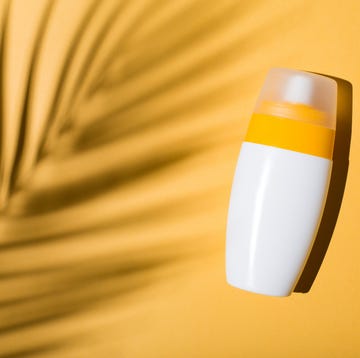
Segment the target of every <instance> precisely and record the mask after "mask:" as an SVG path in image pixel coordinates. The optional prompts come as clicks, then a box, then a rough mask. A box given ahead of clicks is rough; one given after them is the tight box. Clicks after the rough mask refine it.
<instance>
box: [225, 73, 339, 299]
mask: <svg viewBox="0 0 360 358" xmlns="http://www.w3.org/2000/svg"><path fill="white" fill-rule="evenodd" d="M336 101H337V84H336V81H334V80H332V79H330V78H328V77H325V76H321V75H317V74H313V73H308V72H303V71H297V70H290V69H283V68H274V69H271V70H270V71H269V73H268V75H267V77H266V79H265V83H264V85H263V88H262V90H261V93H260V95H259V98H258V101H257V103H256V106H255V110H254V113H253V116H252V118H251V120H250V124H249V127H248V131H247V134H246V137H245V141H244V142H243V143H242V146H241V150H240V154H239V158H238V162H237V166H236V171H235V176H234V180H233V185H232V191H231V197H230V206H229V212H228V222H227V234H226V278H227V282H228V283H229V284H230V285H232V286H235V287H237V288H241V289H244V290H247V291H252V292H256V293H261V294H265V295H271V296H288V295H290V294H291V292H292V291H293V289H294V286H295V285H296V283H297V280H298V278H299V276H300V274H301V272H302V269H303V267H304V265H305V263H306V260H307V257H308V255H309V253H310V251H311V247H312V244H313V241H314V238H315V236H316V233H317V230H318V226H319V223H320V220H321V216H322V211H323V208H324V205H325V200H326V196H327V191H328V185H329V180H330V174H331V166H332V151H333V144H334V138H335V124H336Z"/></svg>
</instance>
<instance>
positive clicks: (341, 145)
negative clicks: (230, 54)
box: [294, 73, 353, 293]
mask: <svg viewBox="0 0 360 358" xmlns="http://www.w3.org/2000/svg"><path fill="white" fill-rule="evenodd" d="M319 74H321V73H319ZM321 75H323V76H327V77H329V78H332V79H334V80H335V81H336V82H337V86H338V99H337V113H336V134H335V143H334V152H333V167H332V173H331V177H330V184H329V191H328V195H327V199H326V203H325V207H324V212H323V216H322V219H321V222H320V225H319V230H318V233H317V235H316V238H315V241H314V244H313V247H312V249H311V252H310V255H309V257H308V260H307V262H306V264H305V267H304V270H303V272H302V274H301V276H300V278H299V280H298V282H297V284H296V286H295V289H294V292H302V293H306V292H309V291H310V289H311V287H312V285H313V283H314V280H315V278H316V276H317V274H318V272H319V270H320V267H321V264H322V262H323V260H324V257H325V254H326V251H327V249H328V247H329V244H330V241H331V237H332V234H333V232H334V229H335V225H336V221H337V219H338V216H339V212H340V208H341V203H342V198H343V195H344V190H345V184H346V178H347V173H348V167H349V152H350V141H351V127H352V96H353V95H352V92H353V91H352V85H351V83H350V82H348V81H346V80H344V79H341V78H337V77H333V76H328V75H324V74H321Z"/></svg>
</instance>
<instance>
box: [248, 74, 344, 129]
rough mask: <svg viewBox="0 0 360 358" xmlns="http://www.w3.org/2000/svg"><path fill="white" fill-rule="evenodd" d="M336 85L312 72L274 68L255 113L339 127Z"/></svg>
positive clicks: (259, 98) (267, 78)
mask: <svg viewBox="0 0 360 358" xmlns="http://www.w3.org/2000/svg"><path fill="white" fill-rule="evenodd" d="M336 101H337V83H336V81H335V80H333V79H331V78H329V77H326V76H322V75H317V74H314V73H310V72H305V71H298V70H291V69H286V68H273V69H271V70H270V71H269V72H268V75H267V77H266V79H265V83H264V85H263V87H262V90H261V92H260V95H259V97H258V101H257V103H256V106H255V111H254V112H255V113H262V114H269V115H275V116H279V117H285V118H288V119H295V120H301V121H306V122H309V123H312V124H315V125H321V126H324V127H327V128H331V129H335V127H336Z"/></svg>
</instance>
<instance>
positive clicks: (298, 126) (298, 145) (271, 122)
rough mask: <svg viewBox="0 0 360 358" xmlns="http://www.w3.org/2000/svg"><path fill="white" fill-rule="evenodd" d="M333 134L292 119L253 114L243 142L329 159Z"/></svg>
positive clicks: (328, 129)
mask: <svg viewBox="0 0 360 358" xmlns="http://www.w3.org/2000/svg"><path fill="white" fill-rule="evenodd" d="M334 138H335V131H334V130H332V129H330V128H326V127H323V126H319V125H314V124H310V123H306V122H302V121H298V120H294V119H288V118H283V117H278V116H272V115H268V114H261V113H254V114H253V116H252V117H251V121H250V124H249V128H248V130H247V133H246V136H245V141H247V142H253V143H258V144H265V145H270V146H273V147H278V148H282V149H289V150H293V151H295V152H300V153H305V154H310V155H316V156H318V157H323V158H327V159H332V151H333V147H334Z"/></svg>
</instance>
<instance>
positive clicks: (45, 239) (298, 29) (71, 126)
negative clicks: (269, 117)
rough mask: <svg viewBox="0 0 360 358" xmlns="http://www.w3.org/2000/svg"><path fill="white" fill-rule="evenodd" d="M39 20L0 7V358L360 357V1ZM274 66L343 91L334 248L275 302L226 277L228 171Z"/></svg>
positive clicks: (70, 13)
mask: <svg viewBox="0 0 360 358" xmlns="http://www.w3.org/2000/svg"><path fill="white" fill-rule="evenodd" d="M47 3H48V1H47V0H31V1H28V0H11V1H10V5H11V6H10V9H7V6H6V4H7V2H6V1H5V0H0V29H1V30H0V31H1V34H2V35H1V38H0V43H1V44H2V45H1V46H2V48H1V51H0V54H1V56H0V68H1V70H0V71H1V72H0V73H1V77H0V81H1V87H0V88H1V90H0V99H1V101H0V111H1V126H0V136H1V155H0V161H1V164H0V194H1V195H0V200H1V203H2V206H3V207H6V209H5V211H3V213H2V216H1V218H0V240H1V251H0V303H1V306H0V329H1V333H0V355H1V356H4V357H5V356H7V355H10V354H13V355H14V356H15V355H17V356H18V357H27V356H29V355H30V354H32V356H34V357H37V358H38V357H51V358H54V357H61V358H68V357H74V358H79V357H80V358H81V357H86V358H89V357H90V358H103V357H111V358H113V357H116V358H117V357H126V358H127V357H136V358H137V357H139V358H151V357H154V358H168V357H171V358H177V357H179V358H184V357H191V358H193V357H194V358H199V357H201V358H202V357H204V358H211V357H214V358H217V357H221V358H222V357H225V358H227V357H229V358H233V357H234V358H237V357H246V358H252V357H254V358H261V357H266V358H289V357H291V358H303V357H307V358H312V357H314V358H319V357H331V358H334V357H335V358H336V357H339V358H343V357H346V358H355V357H359V356H360V319H359V318H360V310H359V302H360V285H359V277H360V254H359V253H360V240H359V232H360V220H359V218H358V216H359V212H360V185H359V180H360V147H359V146H360V131H359V104H360V103H359V100H360V99H359V95H358V88H359V85H360V67H359V60H360V47H359V46H358V36H359V33H360V21H359V14H360V2H359V1H357V0H344V1H341V2H340V1H338V0H319V1H313V0H293V1H283V0H265V1H258V0H254V1H238V0H224V1H215V0H214V1H205V0H176V1H167V0H134V1H120V0H105V1H98V0H76V1H74V0H59V1H50V3H51V4H52V7H48V6H47ZM275 66H276V67H289V68H295V69H300V70H308V71H313V72H318V73H323V74H328V75H332V76H335V77H339V78H342V79H345V80H347V81H350V82H351V84H352V86H353V117H352V141H351V151H350V166H349V172H348V177H347V181H346V189H345V192H344V196H343V202H342V206H341V210H340V213H339V216H338V218H337V223H336V227H335V230H334V234H333V238H332V240H331V243H330V246H329V249H328V252H327V254H326V257H325V259H324V261H323V264H322V266H321V269H320V271H319V274H318V275H317V277H316V280H315V282H314V284H313V286H312V288H311V290H310V291H309V292H308V293H306V294H300V293H297V294H293V295H292V296H290V297H289V298H271V297H265V296H260V295H255V294H251V293H247V292H244V291H241V290H237V289H234V288H232V287H230V286H228V285H227V284H226V282H225V272H224V246H225V225H226V216H227V208H228V200H229V194H230V187H231V182H232V177H233V174H234V169H235V164H236V160H237V156H238V152H239V148H240V145H241V142H242V140H243V139H244V135H245V131H246V128H247V125H248V122H249V120H250V117H251V114H252V112H253V108H254V104H255V101H256V98H257V96H258V92H259V90H260V88H261V85H262V82H263V80H264V78H265V75H266V73H267V71H268V69H269V68H270V67H275ZM348 97H349V96H348V95H346V93H344V96H343V98H347V99H349V98H348ZM350 112H351V111H350ZM344 113H345V114H346V113H349V103H348V102H346V101H342V102H341V103H340V106H339V114H340V117H339V118H343V119H344V118H347V120H346V121H345V119H344V122H343V123H342V122H341V121H340V128H348V127H346V126H343V127H341V125H342V124H344V125H345V124H346V125H348V124H349V120H348V119H349V117H348V116H345V115H342V114H344ZM336 132H337V137H336V139H335V151H334V168H335V169H336V170H335V174H334V175H333V177H332V182H333V183H334V184H336V185H339V188H340V189H336V185H335V192H334V193H335V196H336V198H335V199H334V200H333V201H330V202H329V203H328V204H327V206H328V209H329V210H330V209H332V208H333V206H334V205H335V204H336V205H339V199H341V195H342V192H341V185H342V184H344V182H345V179H346V172H344V170H345V169H346V166H347V160H346V157H345V158H344V157H343V156H341V155H340V154H341V152H339V151H336V148H337V147H338V148H340V147H341V146H346V143H348V141H347V140H346V138H344V137H341V136H339V135H341V134H348V132H349V131H347V130H340V131H339V130H337V131H336ZM339 138H340V139H339ZM341 138H343V139H341ZM340 149H341V148H340ZM343 152H344V151H343ZM345 152H346V151H345ZM337 153H338V154H337ZM339 153H340V154H339ZM338 169H341V170H343V174H342V176H339V175H337V173H338ZM336 205H335V209H336ZM325 209H326V208H325ZM326 217H327V218H330V219H328V220H327V222H325V223H324V225H322V228H323V229H322V230H323V231H324V232H325V233H326V232H329V231H330V232H331V225H332V226H333V225H335V221H336V217H337V215H330V216H326ZM329 228H330V229H329ZM290 239H291V238H290ZM299 290H300V291H301V289H299ZM303 290H304V291H305V290H306V289H305V288H304V289H303Z"/></svg>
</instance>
